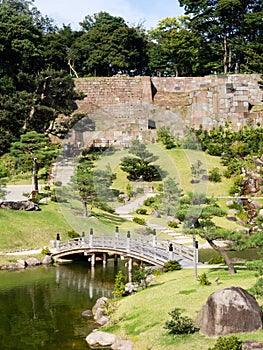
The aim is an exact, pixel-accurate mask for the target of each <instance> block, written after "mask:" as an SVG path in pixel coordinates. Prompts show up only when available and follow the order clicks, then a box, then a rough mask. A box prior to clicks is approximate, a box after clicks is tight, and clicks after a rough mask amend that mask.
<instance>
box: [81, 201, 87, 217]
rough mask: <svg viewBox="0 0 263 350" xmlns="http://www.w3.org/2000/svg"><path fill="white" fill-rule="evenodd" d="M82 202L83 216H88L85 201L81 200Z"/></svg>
mask: <svg viewBox="0 0 263 350" xmlns="http://www.w3.org/2000/svg"><path fill="white" fill-rule="evenodd" d="M82 204H83V216H84V217H85V218H86V217H87V216H88V209H87V202H85V201H82Z"/></svg>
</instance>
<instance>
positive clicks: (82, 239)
mask: <svg viewBox="0 0 263 350" xmlns="http://www.w3.org/2000/svg"><path fill="white" fill-rule="evenodd" d="M84 243H85V232H82V236H81V241H80V245H81V246H83V245H84Z"/></svg>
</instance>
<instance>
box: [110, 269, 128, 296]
mask: <svg viewBox="0 0 263 350" xmlns="http://www.w3.org/2000/svg"><path fill="white" fill-rule="evenodd" d="M125 283H126V279H125V276H124V274H123V273H122V271H119V272H118V273H117V275H116V277H115V284H114V291H113V292H112V294H114V295H115V297H117V298H118V297H122V296H123V294H124V291H125Z"/></svg>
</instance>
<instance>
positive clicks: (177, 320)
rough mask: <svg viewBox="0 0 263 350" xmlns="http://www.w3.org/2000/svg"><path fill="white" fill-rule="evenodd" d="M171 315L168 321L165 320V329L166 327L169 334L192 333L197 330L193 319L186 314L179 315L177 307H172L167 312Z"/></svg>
mask: <svg viewBox="0 0 263 350" xmlns="http://www.w3.org/2000/svg"><path fill="white" fill-rule="evenodd" d="M169 315H170V316H171V317H172V319H171V320H170V321H166V322H165V326H164V328H165V329H168V333H169V334H192V333H195V332H196V331H197V328H196V327H195V326H194V323H193V321H192V320H191V319H190V318H189V317H187V316H181V311H180V310H179V309H174V310H172V311H171V312H169Z"/></svg>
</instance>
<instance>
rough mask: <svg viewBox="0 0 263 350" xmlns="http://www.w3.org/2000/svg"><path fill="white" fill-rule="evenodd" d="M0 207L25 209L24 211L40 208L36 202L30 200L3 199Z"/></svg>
mask: <svg viewBox="0 0 263 350" xmlns="http://www.w3.org/2000/svg"><path fill="white" fill-rule="evenodd" d="M0 207H1V208H3V209H13V210H25V211H32V210H37V211H39V210H41V209H40V208H39V206H38V204H36V203H34V202H31V201H17V202H15V201H4V202H0Z"/></svg>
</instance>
